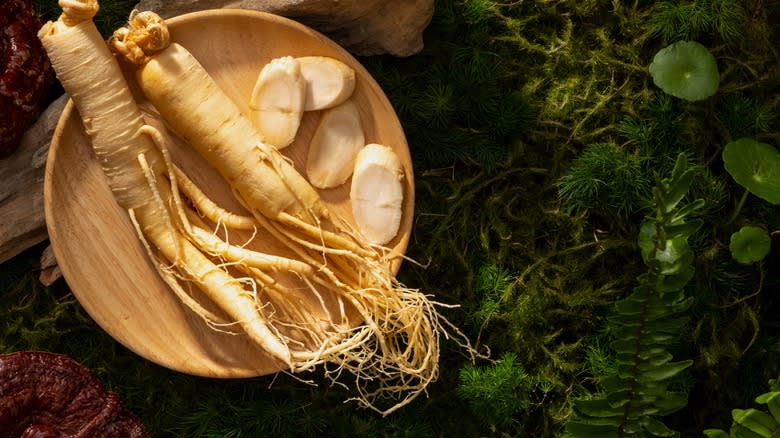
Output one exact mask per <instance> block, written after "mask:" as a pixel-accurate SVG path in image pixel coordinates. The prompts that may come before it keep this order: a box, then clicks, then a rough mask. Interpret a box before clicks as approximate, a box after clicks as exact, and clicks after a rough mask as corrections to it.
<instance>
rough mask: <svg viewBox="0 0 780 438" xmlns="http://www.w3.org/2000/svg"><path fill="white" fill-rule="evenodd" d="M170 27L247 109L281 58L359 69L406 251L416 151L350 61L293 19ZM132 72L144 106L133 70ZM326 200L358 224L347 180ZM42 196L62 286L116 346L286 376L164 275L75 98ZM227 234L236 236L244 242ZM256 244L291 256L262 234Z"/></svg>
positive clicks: (191, 170)
mask: <svg viewBox="0 0 780 438" xmlns="http://www.w3.org/2000/svg"><path fill="white" fill-rule="evenodd" d="M168 23H169V26H170V32H171V39H172V40H173V41H176V42H178V43H180V44H182V45H183V46H184V47H186V48H188V49H189V50H190V51H191V52H192V53H193V54H194V55H195V57H196V58H197V59H198V60H199V61H200V62H201V63H202V64H203V65H204V66H205V67H206V69H207V70H208V71H209V72H210V73H211V74H212V75H213V77H214V78H215V80H216V81H217V83H219V84H220V86H221V87H222V88H223V89H224V90H225V91H226V92H227V93H228V94H229V95H230V96H231V97H232V98H233V99H234V100H235V101H236V102H237V103H239V104H240V105H242V106H243V107H244V109H245V110H246V102H247V100H248V99H249V96H250V92H251V90H252V87H253V86H254V83H255V80H256V78H257V75H258V73H259V72H260V69H261V68H262V66H263V65H264V64H265V63H266V62H268V61H269V60H271V59H273V58H275V57H279V56H285V55H291V56H304V55H323V56H331V57H334V58H337V59H340V60H341V61H343V62H345V63H346V64H348V65H349V66H351V67H352V68H353V69H355V72H356V77H357V83H356V88H355V92H354V94H353V96H352V99H354V101H355V103H356V104H357V106H358V108H359V110H360V115H361V118H362V123H363V128H364V131H365V134H366V141H367V142H369V143H381V144H385V145H387V146H390V147H392V148H393V149H394V150H395V152H396V153H397V154H398V155H399V157H400V158H401V161H402V162H403V163H404V167H405V169H404V170H405V173H406V180H405V187H404V197H405V199H404V206H403V219H402V222H401V229H400V231H399V234H398V236H396V238H395V239H394V240H393V241H391V242H390V243H389V246H390V247H392V248H394V249H395V250H396V251H397V252H399V253H401V254H402V253H403V252H404V251H405V250H406V245H407V243H408V241H409V233H410V231H411V224H412V213H413V209H414V182H413V177H412V166H411V160H410V157H409V150H408V146H407V143H406V139H405V137H404V133H403V130H402V128H401V125H400V123H399V121H398V118H397V116H396V114H395V112H394V111H393V108H392V106H391V105H390V103H389V101H388V100H387V97H386V96H385V95H384V93H383V92H382V90H381V89H380V88H379V86H378V85H377V83H376V82H375V81H374V80H373V79H372V78H371V76H370V75H369V73H368V72H367V71H366V70H365V69H364V68H363V67H362V66H361V65H360V64H359V63H358V62H357V61H356V60H355V59H354V58H353V57H352V56H350V55H349V54H348V53H347V52H346V51H345V50H344V49H342V48H341V47H339V46H338V45H337V44H336V43H334V42H333V41H331V40H329V39H328V38H326V37H325V36H323V35H321V34H319V33H317V32H315V31H313V30H311V29H309V28H307V27H305V26H303V25H301V24H299V23H297V22H294V21H291V20H288V19H285V18H281V17H278V16H275V15H270V14H266V13H261V12H253V11H244V10H213V11H203V12H197V13H192V14H186V15H182V16H179V17H176V18H171V19H170V20H168ZM126 77H128V81H129V83H130V85H131V88H133V89H134V92H135V93H136V98H137V99H138V101H139V103H140V104H141V105H143V104H144V99H143V97H142V96H141V95H140V93H138V92H137V90H136V89H135V87H136V86H135V84H134V83H133V79H131V78H132V75H129V74H126ZM319 116H320V115H319V113H318V112H311V113H307V114H306V115H305V116H304V119H303V121H302V124H301V128H300V130H299V134H298V137H297V139H296V142H295V143H294V144H293V145H291V146H289V147H288V148H286V149H284V150H283V152H284V153H285V154H286V155H288V156H289V157H290V158H291V159H292V160H293V161H294V163H295V165H296V168H298V169H299V171H301V170H302V169H305V166H304V159H305V156H306V151H307V147H308V140H309V139H310V138H311V136H312V134H313V132H314V129H315V127H316V124H317V120H318V118H319ZM172 155H173V156H174V160H175V161H176V162H178V163H179V164H180V165H181V166H182V167H184V169H185V171H186V172H187V173H188V174H190V175H191V176H192V177H193V179H194V180H195V181H196V182H197V183H198V184H199V185H200V186H201V187H202V188H203V189H204V190H205V191H206V192H207V194H208V195H209V196H211V197H212V199H214V200H215V201H216V202H217V203H219V204H220V205H223V206H225V207H227V208H229V209H232V210H239V209H240V207H239V206H238V204H237V202H236V201H235V199H234V198H233V197H232V195H231V194H230V190H229V189H228V188H227V187H226V185H225V183H224V181H223V180H222V178H220V177H219V176H218V175H217V174H216V173H215V172H214V171H213V170H212V169H211V168H209V167H208V166H207V165H206V164H205V162H204V161H203V160H201V159H200V157H197V156H195V155H194V154H193V153H192V152H191V151H189V150H188V149H187V148H186V147H184V146H183V145H181V144H176V145H174V146H173V147H172ZM321 195H322V197H323V199H324V200H325V202H326V203H327V204H328V205H329V206H330V207H331V210H332V212H333V213H335V214H338V215H341V216H342V217H343V218H345V219H346V220H348V221H352V216H351V213H350V202H349V198H348V195H349V181H347V183H346V184H345V185H343V186H341V187H338V188H335V189H330V190H326V191H321ZM44 201H45V213H46V222H47V227H48V231H49V237H50V239H51V244H52V247H53V249H54V253H55V255H56V257H57V261H58V262H59V266H60V268H61V269H62V272H63V275H64V277H65V280H66V281H67V283H68V285H69V286H70V288H71V290H72V291H73V294H74V295H75V296H76V298H78V300H79V302H80V303H81V304H82V306H83V307H84V308H85V309H86V311H87V312H88V313H89V314H90V316H91V317H92V318H93V319H94V320H95V321H96V322H97V323H98V324H99V325H100V326H101V327H102V328H103V329H104V330H106V332H108V333H109V334H110V335H111V336H113V337H114V338H115V339H116V340H117V341H119V342H120V343H122V344H123V345H125V346H126V347H127V348H129V349H130V350H132V351H134V352H136V353H137V354H139V355H140V356H142V357H144V358H146V359H148V360H150V361H152V362H155V363H157V364H159V365H162V366H165V367H168V368H171V369H173V370H177V371H181V372H184V373H189V374H194V375H200V376H212V377H248V376H258V375H264V374H270V373H273V372H275V371H278V368H277V366H276V364H275V363H274V362H273V361H272V360H271V359H270V358H269V357H268V356H267V355H266V354H265V353H264V352H262V351H260V350H259V349H258V347H257V346H256V345H254V344H252V343H251V342H250V341H249V340H248V339H247V337H246V336H244V335H243V334H237V335H236V334H227V333H222V332H219V331H215V330H213V329H211V328H209V327H208V326H207V325H206V324H205V323H204V322H203V320H202V319H201V318H200V317H198V316H196V315H195V314H193V313H192V312H191V311H190V310H189V309H188V308H186V307H185V306H183V305H182V304H180V302H179V301H178V299H177V298H176V297H175V296H174V295H173V293H172V292H171V291H170V290H169V289H168V287H167V286H166V285H165V283H163V282H162V280H161V279H160V278H159V277H158V275H157V273H156V271H155V269H154V267H153V265H152V264H151V263H150V261H149V259H148V257H147V255H146V253H145V251H144V249H143V246H142V245H141V243H140V241H139V239H138V238H137V237H136V235H135V231H134V230H133V228H132V225H131V224H130V221H129V219H128V217H127V214H126V213H125V212H124V211H123V210H121V209H120V208H119V207H118V206H117V205H116V203H115V201H114V199H113V197H112V195H111V192H110V190H109V188H108V185H107V183H106V180H105V178H104V176H103V173H102V171H101V169H100V167H99V165H98V163H97V162H96V160H95V157H94V154H93V152H92V149H91V147H90V141H89V139H88V138H87V137H86V134H85V131H84V128H83V126H82V123H81V119H80V117H79V115H78V112H77V111H76V110H75V108H74V106H73V104H72V102H69V103H68V105H67V107H66V108H65V111H64V112H63V114H62V117H61V119H60V121H59V124H58V126H57V129H56V131H55V133H54V138H53V140H52V144H51V149H50V151H49V158H48V162H47V166H46V179H45V183H44ZM231 236H232V237H233V239H234V240H233V241H237V239H238V238H239V237H236V236H233V235H231ZM251 246H252V247H253V248H255V249H260V250H265V251H267V252H270V253H285V251H284V250H282V249H281V248H280V245H279V244H278V243H277V242H275V241H272V240H270V238H268V237H266V236H264V235H262V234H261V235H259V236H257V237H256V238H255V240H254V241H253V242H252V243H251ZM399 263H400V262H399Z"/></svg>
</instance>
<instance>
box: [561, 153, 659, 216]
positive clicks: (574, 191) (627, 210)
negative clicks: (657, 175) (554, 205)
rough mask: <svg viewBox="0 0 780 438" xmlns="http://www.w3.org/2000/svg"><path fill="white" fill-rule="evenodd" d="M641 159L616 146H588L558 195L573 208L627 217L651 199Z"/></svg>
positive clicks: (564, 179) (572, 168)
mask: <svg viewBox="0 0 780 438" xmlns="http://www.w3.org/2000/svg"><path fill="white" fill-rule="evenodd" d="M648 182H649V181H648V179H647V175H646V173H645V172H644V169H643V163H642V158H641V157H639V156H637V155H635V154H630V153H627V152H626V151H624V150H623V149H621V148H620V147H619V146H617V145H616V144H614V143H596V144H591V145H588V146H587V147H586V148H585V150H584V151H583V152H582V154H581V155H580V156H579V157H577V158H576V159H575V160H574V162H573V163H572V166H571V168H570V169H569V171H568V173H566V175H564V176H563V177H561V179H560V180H559V182H558V195H559V196H560V198H561V201H562V202H563V204H564V205H567V206H568V207H569V208H570V209H584V210H594V211H596V212H597V213H600V214H603V215H604V216H606V217H610V216H615V217H620V218H625V217H628V216H630V215H631V214H633V213H635V212H636V211H637V210H638V209H639V207H640V206H641V204H642V201H644V200H645V199H647V198H649V196H650V193H649V190H648V189H647V187H648V186H649V184H648Z"/></svg>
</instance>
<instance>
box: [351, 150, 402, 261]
mask: <svg viewBox="0 0 780 438" xmlns="http://www.w3.org/2000/svg"><path fill="white" fill-rule="evenodd" d="M403 179H404V170H403V167H402V166H401V160H399V159H398V156H397V155H396V154H395V153H394V152H393V150H392V149H390V148H389V147H387V146H382V145H379V144H375V143H372V144H369V145H366V146H365V147H364V148H363V149H362V150H361V151H360V153H359V154H358V156H357V158H356V159H355V171H354V174H353V175H352V187H351V189H350V194H349V197H350V199H351V200H352V215H353V216H354V218H355V223H356V224H357V227H358V230H359V231H360V233H361V234H363V236H364V237H365V238H366V239H367V240H368V241H369V242H371V243H375V244H378V245H383V244H385V243H387V242H389V241H390V240H392V239H393V237H395V235H396V234H397V233H398V228H399V226H400V225H401V205H402V202H403V196H404V190H403V185H402V181H403Z"/></svg>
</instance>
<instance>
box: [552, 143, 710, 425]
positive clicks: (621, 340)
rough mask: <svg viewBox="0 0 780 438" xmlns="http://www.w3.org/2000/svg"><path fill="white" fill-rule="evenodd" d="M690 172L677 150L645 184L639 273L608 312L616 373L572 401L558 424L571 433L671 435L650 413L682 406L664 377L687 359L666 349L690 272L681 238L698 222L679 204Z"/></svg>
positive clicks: (683, 399)
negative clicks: (569, 417)
mask: <svg viewBox="0 0 780 438" xmlns="http://www.w3.org/2000/svg"><path fill="white" fill-rule="evenodd" d="M693 177H694V174H693V173H692V172H691V171H689V170H688V169H687V159H686V157H685V156H684V155H682V154H681V155H679V156H678V158H677V164H676V166H675V168H674V170H673V171H672V175H671V176H670V177H669V178H665V179H663V180H661V181H660V183H659V184H658V185H657V186H656V187H655V188H654V190H653V194H654V201H655V217H648V218H647V219H646V220H645V221H644V222H643V224H642V227H641V230H640V234H639V246H640V248H641V250H642V258H643V260H644V262H645V264H646V265H647V268H648V269H647V272H646V273H645V274H642V275H641V276H640V277H639V285H638V286H637V287H636V288H635V289H634V291H633V293H632V294H631V295H629V296H628V297H627V298H624V299H622V300H620V301H618V302H617V303H616V305H615V310H614V313H613V314H612V315H611V316H610V318H609V330H610V334H611V336H612V338H613V342H612V348H613V349H614V350H615V352H616V360H617V373H616V374H614V375H609V376H606V377H603V378H601V379H599V383H600V386H601V395H600V396H598V397H594V398H592V399H584V400H578V401H576V402H575V405H574V409H575V412H576V413H577V416H576V419H575V420H574V421H571V422H569V423H568V424H567V425H566V430H567V432H568V433H569V434H570V435H571V436H573V437H597V436H598V437H607V436H615V437H624V436H640V437H644V436H658V437H661V436H674V435H676V434H675V432H674V431H672V430H671V429H669V428H668V427H667V426H666V425H664V424H663V423H662V422H661V421H660V420H659V419H658V417H663V416H666V415H669V414H671V413H673V412H675V411H678V410H679V409H681V408H683V407H684V406H685V405H686V404H687V396H686V395H685V394H684V393H681V392H674V391H672V390H670V387H669V383H670V381H671V380H672V379H673V378H675V377H676V376H678V375H679V374H680V373H681V372H682V371H683V370H685V369H686V368H688V367H690V366H691V364H692V363H693V362H692V361H690V360H685V361H678V362H673V361H672V354H671V353H670V352H669V351H668V346H669V344H670V342H674V340H675V338H676V337H677V335H678V333H679V332H680V329H681V327H682V326H683V325H684V324H685V323H686V320H687V317H686V315H685V312H686V310H687V309H688V308H689V307H690V305H691V303H692V298H690V297H686V296H685V292H684V289H683V288H684V286H685V285H686V284H687V283H688V282H689V281H690V280H691V278H692V277H693V273H694V270H693V266H692V262H693V253H692V251H691V250H690V247H689V246H688V238H689V237H690V236H691V235H693V233H694V232H695V231H696V230H697V229H698V228H699V227H700V226H701V221H700V220H697V219H693V220H689V216H690V215H691V214H692V213H694V212H695V211H696V210H698V209H700V208H701V206H702V202H699V201H694V202H692V203H689V204H684V205H682V206H680V205H679V204H680V201H682V200H683V198H684V196H685V193H686V192H687V191H688V188H689V187H690V184H691V181H692V179H693Z"/></svg>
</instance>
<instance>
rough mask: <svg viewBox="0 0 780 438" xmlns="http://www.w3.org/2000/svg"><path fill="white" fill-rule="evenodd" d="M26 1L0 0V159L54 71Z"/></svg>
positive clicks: (30, 118)
mask: <svg viewBox="0 0 780 438" xmlns="http://www.w3.org/2000/svg"><path fill="white" fill-rule="evenodd" d="M32 3H33V2H32V1H30V0H2V1H0V158H3V157H6V156H8V155H11V153H13V152H14V151H15V150H16V149H17V148H18V147H19V144H20V142H21V139H22V135H23V134H24V131H25V130H26V129H27V128H28V127H29V125H30V124H32V122H34V121H35V119H36V118H38V115H39V114H40V112H41V109H42V108H43V105H44V103H45V99H46V94H47V92H48V90H49V86H50V85H51V84H52V83H53V82H54V71H53V70H52V68H51V64H50V63H49V58H48V57H47V56H46V52H44V50H43V47H42V46H41V42H40V41H39V40H38V37H37V36H36V33H37V32H38V29H40V28H41V21H40V20H39V19H38V17H37V16H36V15H35V12H34V11H33V7H32Z"/></svg>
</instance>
